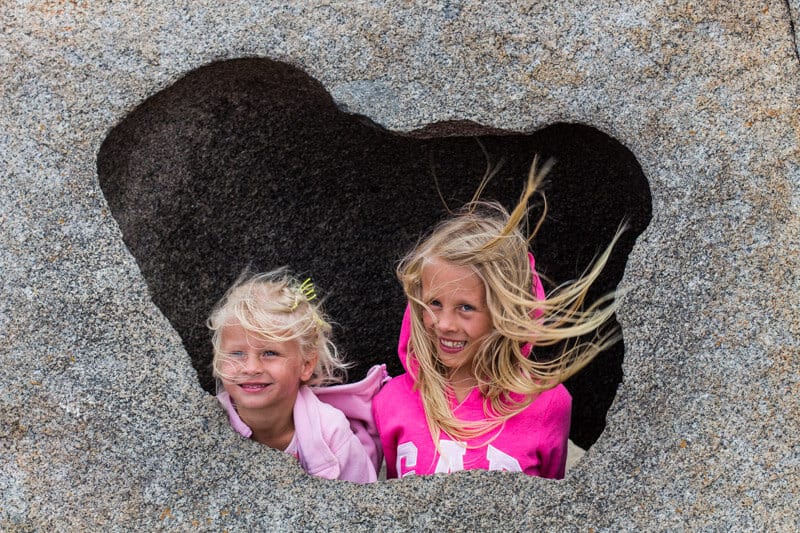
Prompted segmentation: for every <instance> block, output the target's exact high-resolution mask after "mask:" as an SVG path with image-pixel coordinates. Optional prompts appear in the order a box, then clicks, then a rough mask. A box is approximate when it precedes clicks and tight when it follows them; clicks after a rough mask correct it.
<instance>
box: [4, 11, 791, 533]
mask: <svg viewBox="0 0 800 533" xmlns="http://www.w3.org/2000/svg"><path fill="white" fill-rule="evenodd" d="M162 4H163V3H156V2H140V3H129V2H122V3H114V4H113V5H90V4H89V3H83V2H69V3H54V2H32V3H25V4H22V3H20V4H14V5H10V6H5V7H4V9H3V10H2V13H0V25H1V26H2V29H3V31H2V34H1V35H2V36H0V43H2V44H0V79H2V80H3V81H2V85H0V88H1V92H0V102H1V103H2V109H3V111H2V114H0V132H2V133H0V157H2V171H3V188H2V191H1V192H0V225H1V226H2V231H0V272H2V276H1V278H2V287H3V288H2V291H3V292H2V299H0V302H1V303H0V334H1V335H2V339H3V341H4V342H3V343H2V347H1V348H0V357H2V359H1V360H2V363H3V364H2V367H0V382H2V384H3V387H2V392H0V421H1V422H2V426H0V438H1V439H2V440H0V442H2V456H3V458H4V461H3V462H2V465H1V466H0V488H2V491H3V503H2V507H1V508H0V524H2V527H3V528H4V529H11V530H13V529H19V530H36V529H44V530H49V529H67V530H77V529H87V528H88V529H94V530H99V529H135V528H138V529H145V530H152V529H208V530H221V529H228V530H245V529H259V528H261V529H275V528H281V529H349V530H372V529H409V528H435V529H458V528H464V529H478V528H489V529H499V528H501V527H506V528H507V527H513V528H515V529H532V528H537V529H539V528H542V527H544V528H553V529H555V528H559V529H588V528H593V529H596V530H598V529H600V530H602V529H608V530H618V529H639V528H643V527H649V528H653V527H655V528H663V529H681V528H686V529H703V528H705V529H714V528H717V527H722V528H726V527H725V526H728V527H737V528H742V529H771V530H797V529H798V528H800V523H798V517H797V512H796V509H797V507H798V497H797V494H798V493H800V490H799V489H800V483H799V482H798V476H797V472H798V465H799V463H800V444H799V443H798V436H797V435H798V434H800V427H798V425H799V424H800V423H799V422H798V420H800V412H799V411H800V410H799V409H798V402H799V401H800V400H799V399H798V398H800V394H798V392H800V390H799V388H800V385H798V370H800V369H799V368H798V366H800V365H799V364H798V360H799V358H798V355H800V353H799V352H800V346H799V344H798V342H799V341H798V338H799V337H800V311H799V310H800V296H798V294H800V277H799V276H798V272H800V251H799V250H800V248H799V245H798V243H799V242H800V231H798V230H799V227H800V224H798V212H800V157H798V131H800V124H798V113H797V108H798V88H797V80H798V54H799V51H798V46H797V42H796V39H795V35H794V28H795V27H796V24H793V23H792V19H793V18H794V20H795V21H797V15H798V12H800V9H798V3H797V2H796V1H791V2H789V3H784V2H769V3H766V4H764V3H756V2H751V1H744V2H739V3H736V4H735V5H729V4H726V3H722V2H708V3H704V4H701V5H697V4H693V3H688V2H665V3H662V4H658V5H653V6H649V5H644V4H641V3H638V2H624V3H619V2H589V3H585V4H582V5H581V6H571V7H570V8H569V9H564V6H563V3H549V2H536V3H533V4H530V5H529V6H527V7H520V6H518V5H517V4H518V3H516V2H497V3H494V4H492V5H484V4H483V3H477V2H476V3H468V4H467V3H454V2H442V3H440V4H437V3H432V2H428V3H422V2H420V3H403V4H401V5H394V4H392V5H388V4H387V5H384V4H381V3H362V2H353V3H347V4H344V3H342V4H339V3H324V2H307V3H303V4H301V5H298V6H293V7H286V6H283V5H279V4H277V3H276V4H270V3H264V4H260V5H257V6H253V5H250V3H245V2H230V3H225V5H224V6H222V5H215V4H214V3H209V2H203V1H199V2H191V3H188V2H186V3H183V4H179V5H177V6H166V5H162ZM248 56H257V57H269V58H272V59H276V60H280V61H284V62H286V63H289V64H292V65H295V66H298V67H299V68H301V69H302V70H303V71H305V72H307V73H308V74H309V75H310V76H311V77H313V78H314V79H316V80H319V82H320V83H321V84H322V86H324V87H325V89H326V90H327V91H329V92H330V94H331V95H332V97H333V99H334V101H335V102H336V104H337V106H338V107H339V108H340V109H343V110H347V111H349V112H352V113H357V114H361V115H364V116H367V117H369V119H370V120H372V121H374V122H375V123H377V124H379V125H381V126H383V127H385V128H388V129H390V130H393V131H398V132H411V131H414V130H418V129H420V128H423V127H425V126H426V125H429V124H432V123H437V122H448V121H472V122H474V123H477V124H480V125H483V126H485V127H489V128H496V129H499V130H505V131H517V132H523V133H531V134H532V133H534V132H536V131H538V130H540V129H542V128H544V127H546V126H548V125H551V124H556V123H579V124H587V125H590V126H592V127H594V128H596V129H598V130H600V131H602V132H604V133H606V134H608V135H609V136H610V137H612V138H613V139H616V140H617V141H619V142H620V143H621V144H622V145H624V146H625V147H626V148H627V149H629V150H630V151H631V153H632V154H633V155H634V156H635V158H636V160H637V161H638V162H639V164H640V165H641V167H642V170H643V172H644V176H645V177H646V178H647V179H648V181H649V186H650V190H651V192H652V213H653V217H652V221H651V223H650V225H649V226H648V228H647V230H646V231H645V233H643V234H642V236H641V237H640V238H639V239H638V240H637V243H636V245H635V246H634V248H633V250H632V253H631V255H630V256H629V258H628V264H627V268H626V271H625V276H624V278H623V280H622V283H621V287H622V288H624V289H626V290H627V291H628V292H627V295H626V297H625V298H624V305H623V308H622V310H621V312H620V313H619V316H618V318H619V322H620V324H621V325H622V327H623V330H624V334H625V358H624V364H623V370H624V380H623V383H622V385H621V387H620V390H619V392H618V394H617V397H616V400H615V402H614V405H613V406H612V407H611V410H610V411H609V415H608V424H607V427H606V430H605V432H604V433H603V435H602V436H601V437H600V439H599V440H598V441H597V442H596V444H595V445H594V446H592V447H591V448H590V450H589V451H588V452H587V454H586V455H585V456H584V457H583V459H582V460H581V462H580V463H579V464H578V465H577V467H576V468H575V469H573V470H572V471H571V472H570V474H569V475H568V477H567V479H565V480H564V481H563V482H550V481H545V480H541V479H534V478H526V477H523V476H516V475H509V474H502V473H487V472H466V473H460V474H456V475H451V476H443V477H435V478H418V479H405V480H402V481H397V482H387V483H379V484H375V485H372V486H354V485H350V484H347V483H342V482H327V481H323V480H318V479H313V478H309V477H307V476H305V475H304V474H303V473H302V472H300V471H299V470H298V468H296V467H295V466H294V465H293V464H292V462H291V460H290V459H289V458H287V457H285V456H283V455H282V454H280V453H278V452H273V451H271V450H267V449H265V448H263V447H260V446H258V445H256V444H254V443H251V442H248V441H242V440H241V439H239V438H237V437H236V436H235V435H232V434H231V432H230V431H229V430H228V428H227V427H226V424H225V421H224V419H223V416H222V414H221V413H220V411H219V409H218V408H217V406H216V405H215V404H214V400H213V398H211V397H210V396H209V395H208V394H207V393H206V392H205V391H204V390H203V389H202V388H201V386H200V384H199V382H198V379H197V376H196V374H195V372H194V370H193V368H192V365H191V361H190V358H189V356H188V354H187V352H186V350H185V349H184V348H183V345H182V341H181V338H180V337H179V336H178V334H177V332H176V331H175V329H173V327H172V326H171V325H170V323H169V321H168V320H167V319H166V317H165V316H164V314H162V312H161V311H160V310H159V309H158V307H156V305H155V304H154V303H153V301H152V299H151V297H150V295H149V293H148V287H147V284H146V281H145V278H144V276H143V275H142V273H141V272H140V270H139V268H138V266H137V264H136V262H135V260H134V258H133V256H132V254H131V253H129V251H128V250H127V249H126V247H125V245H124V243H123V240H122V232H121V231H120V226H119V225H118V224H117V222H116V220H115V219H114V218H113V217H112V215H111V212H110V210H109V205H108V203H107V202H106V200H105V198H104V196H103V192H102V190H101V188H100V183H99V179H98V174H97V154H98V152H99V150H100V147H101V145H102V143H103V142H104V140H105V139H106V137H107V135H108V133H109V131H110V130H111V129H112V128H113V127H114V126H115V125H117V124H118V123H120V121H122V120H123V119H124V118H125V117H126V116H127V115H128V114H129V113H130V112H131V111H132V110H133V109H134V108H136V107H137V106H138V105H139V104H141V103H142V102H143V101H144V100H145V99H146V98H148V97H149V96H152V95H154V94H156V93H157V92H158V91H160V90H162V89H164V88H167V87H169V86H170V85H172V84H173V83H174V82H175V81H177V80H178V79H180V78H181V77H182V76H184V75H186V74H187V73H189V72H190V71H192V70H194V69H197V68H198V67H201V66H203V65H206V64H209V63H211V62H214V61H218V60H224V59H232V58H238V57H248ZM458 131H461V132H463V130H458ZM458 131H457V132H458ZM457 132H456V133H457Z"/></svg>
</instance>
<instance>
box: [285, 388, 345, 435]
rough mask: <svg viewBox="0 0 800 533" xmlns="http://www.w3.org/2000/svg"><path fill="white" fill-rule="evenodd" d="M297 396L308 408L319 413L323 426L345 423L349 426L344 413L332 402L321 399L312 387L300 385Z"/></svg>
mask: <svg viewBox="0 0 800 533" xmlns="http://www.w3.org/2000/svg"><path fill="white" fill-rule="evenodd" d="M297 398H298V400H301V401H302V402H303V404H304V407H305V409H306V410H308V411H313V412H314V413H316V414H317V415H319V417H320V421H321V422H322V425H323V427H325V426H339V425H344V426H345V427H348V428H349V423H348V421H347V417H346V416H345V415H344V413H343V412H342V411H341V410H340V409H338V408H336V407H334V406H332V405H331V404H329V403H326V402H323V401H322V400H320V399H319V398H318V397H317V395H316V394H315V393H314V391H313V390H312V389H311V388H310V387H306V386H303V387H300V390H299V391H298V393H297Z"/></svg>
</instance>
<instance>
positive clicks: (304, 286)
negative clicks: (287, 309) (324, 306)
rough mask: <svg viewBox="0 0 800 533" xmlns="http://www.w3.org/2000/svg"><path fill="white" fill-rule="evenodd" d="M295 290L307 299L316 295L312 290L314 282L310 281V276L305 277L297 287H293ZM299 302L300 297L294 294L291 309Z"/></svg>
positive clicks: (309, 299) (311, 298)
mask: <svg viewBox="0 0 800 533" xmlns="http://www.w3.org/2000/svg"><path fill="white" fill-rule="evenodd" d="M295 290H296V291H297V292H299V293H300V294H302V295H303V296H305V297H306V300H307V301H309V302H310V301H311V300H313V299H315V298H316V297H317V293H316V291H315V290H314V283H313V282H312V281H311V278H306V280H305V281H304V282H303V283H301V284H300V286H299V287H297V288H296V289H295ZM299 304H300V297H299V295H296V296H295V297H294V304H292V307H291V310H292V311H294V310H295V309H297V306H298V305H299Z"/></svg>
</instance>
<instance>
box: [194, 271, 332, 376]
mask: <svg viewBox="0 0 800 533" xmlns="http://www.w3.org/2000/svg"><path fill="white" fill-rule="evenodd" d="M312 294H313V292H309V291H307V290H304V289H303V284H301V283H300V282H298V280H297V279H295V278H294V277H292V276H291V275H290V274H289V273H288V272H287V270H286V268H280V269H278V270H274V271H271V272H264V273H252V272H250V271H249V270H245V272H244V273H242V274H241V275H240V276H239V278H238V279H237V280H236V281H235V282H234V284H233V285H232V286H231V288H229V289H228V291H227V292H226V293H225V295H224V296H223V297H222V299H220V301H219V302H218V303H217V304H216V305H215V306H214V309H213V310H212V312H211V316H210V317H209V318H208V320H207V322H206V324H207V326H208V328H209V329H210V330H211V331H212V332H213V337H212V339H211V343H212V344H213V347H214V358H213V361H212V368H213V372H214V376H215V377H216V378H218V379H230V378H231V376H228V375H226V374H225V372H224V371H223V370H222V368H223V364H222V363H223V362H224V361H225V358H226V355H225V354H224V353H222V352H221V351H220V342H221V337H222V328H224V327H225V326H227V325H230V324H237V323H238V324H240V325H241V326H242V327H243V328H244V329H245V330H246V331H247V332H249V333H250V334H252V335H254V336H257V337H260V338H262V339H265V340H269V341H273V342H287V341H292V340H297V341H298V344H299V346H300V352H301V355H302V356H303V357H304V358H305V360H308V359H309V358H310V356H311V354H313V353H314V352H316V353H317V356H318V359H317V364H316V367H315V368H314V372H313V374H312V376H311V379H309V380H308V382H307V383H306V384H307V385H327V384H331V383H340V382H342V381H343V380H344V379H345V377H346V369H347V367H348V365H347V363H345V362H344V361H343V360H342V359H341V358H340V356H339V352H338V351H337V349H336V346H335V345H334V344H333V342H332V341H331V340H330V339H331V334H332V327H331V324H330V323H329V322H328V320H327V318H326V317H325V314H324V312H323V310H322V306H321V303H319V302H314V301H311V300H314V299H315V297H316V295H313V296H312Z"/></svg>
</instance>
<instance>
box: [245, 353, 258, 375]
mask: <svg viewBox="0 0 800 533" xmlns="http://www.w3.org/2000/svg"><path fill="white" fill-rule="evenodd" d="M262 370H263V368H262V365H261V358H260V357H258V355H253V354H250V355H248V356H247V357H246V358H245V360H244V363H243V368H242V371H243V372H244V373H245V374H248V375H256V374H260V373H261V372H262Z"/></svg>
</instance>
